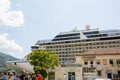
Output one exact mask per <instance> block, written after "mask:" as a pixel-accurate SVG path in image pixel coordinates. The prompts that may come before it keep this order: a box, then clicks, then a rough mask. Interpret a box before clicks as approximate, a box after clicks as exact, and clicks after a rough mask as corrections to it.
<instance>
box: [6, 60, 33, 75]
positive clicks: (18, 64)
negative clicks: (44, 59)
mask: <svg viewBox="0 0 120 80" xmlns="http://www.w3.org/2000/svg"><path fill="white" fill-rule="evenodd" d="M7 67H8V68H9V69H13V70H15V71H17V72H21V71H22V70H25V71H27V72H30V73H33V72H34V71H33V66H32V65H31V64H30V63H29V62H27V61H24V60H19V61H8V62H7Z"/></svg>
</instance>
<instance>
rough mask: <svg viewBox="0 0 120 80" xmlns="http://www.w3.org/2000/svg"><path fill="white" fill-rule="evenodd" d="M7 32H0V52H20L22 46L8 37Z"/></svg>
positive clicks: (11, 53)
mask: <svg viewBox="0 0 120 80" xmlns="http://www.w3.org/2000/svg"><path fill="white" fill-rule="evenodd" d="M8 36H9V35H8V34H7V33H4V34H0V52H3V53H6V54H10V55H14V54H17V53H22V52H23V48H22V47H21V46H19V45H18V44H17V43H16V42H15V41H14V40H10V39H8Z"/></svg>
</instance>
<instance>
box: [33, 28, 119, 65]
mask: <svg viewBox="0 0 120 80" xmlns="http://www.w3.org/2000/svg"><path fill="white" fill-rule="evenodd" d="M103 48H120V30H99V29H90V27H89V26H86V30H76V29H75V30H72V31H68V32H61V33H59V34H58V35H56V36H55V37H54V38H53V39H51V40H39V41H37V42H36V44H35V45H33V46H31V49H32V50H42V49H45V50H46V51H54V52H55V53H56V54H58V55H59V61H60V63H61V64H72V63H75V62H76V59H75V55H77V54H80V53H83V52H85V51H88V50H91V49H103Z"/></svg>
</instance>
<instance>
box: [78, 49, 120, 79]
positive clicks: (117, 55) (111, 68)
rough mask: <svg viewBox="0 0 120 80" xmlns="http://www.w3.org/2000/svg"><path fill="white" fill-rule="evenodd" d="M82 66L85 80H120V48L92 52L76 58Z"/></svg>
mask: <svg viewBox="0 0 120 80" xmlns="http://www.w3.org/2000/svg"><path fill="white" fill-rule="evenodd" d="M76 63H77V64H81V65H82V70H83V71H82V74H83V80H94V79H96V78H104V79H107V78H109V79H111V80H120V48H109V49H98V50H90V51H88V52H85V53H83V54H80V55H77V56H76Z"/></svg>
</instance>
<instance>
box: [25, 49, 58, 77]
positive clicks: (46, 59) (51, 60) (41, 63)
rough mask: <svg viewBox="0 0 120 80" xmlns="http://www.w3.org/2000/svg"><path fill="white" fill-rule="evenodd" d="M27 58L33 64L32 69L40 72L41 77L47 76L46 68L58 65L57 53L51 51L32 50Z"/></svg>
mask: <svg viewBox="0 0 120 80" xmlns="http://www.w3.org/2000/svg"><path fill="white" fill-rule="evenodd" d="M27 60H28V61H29V62H30V64H31V65H33V66H34V71H35V72H40V73H41V74H42V76H43V78H46V77H47V71H46V70H48V69H53V68H54V67H55V66H58V65H59V58H58V55H56V54H55V53H54V52H52V51H45V50H34V51H32V52H31V53H30V54H29V55H28V56H27Z"/></svg>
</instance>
